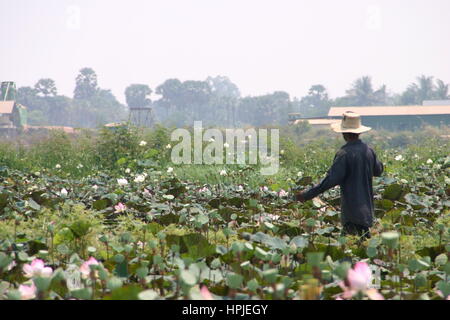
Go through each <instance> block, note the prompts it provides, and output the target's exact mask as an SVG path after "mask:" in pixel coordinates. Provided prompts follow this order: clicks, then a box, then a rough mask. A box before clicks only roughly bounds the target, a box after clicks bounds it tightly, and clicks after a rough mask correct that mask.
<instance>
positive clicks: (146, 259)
mask: <svg viewBox="0 0 450 320" xmlns="http://www.w3.org/2000/svg"><path fill="white" fill-rule="evenodd" d="M302 130H305V129H304V128H302ZM169 133H170V130H169V129H167V128H164V127H158V128H156V129H154V130H151V131H148V132H140V131H137V130H134V129H133V130H127V129H126V128H122V129H117V130H115V131H114V130H110V131H108V130H104V131H100V132H92V131H85V132H81V133H80V134H79V135H77V136H67V135H65V134H63V133H52V134H50V135H49V136H34V137H32V138H30V137H18V138H17V139H18V140H16V141H14V143H11V142H12V141H4V142H2V143H1V146H0V299H32V298H37V299H70V298H75V299H182V298H190V299H199V298H200V299H201V298H203V299H207V298H215V299H222V298H233V299H249V298H261V299H337V298H339V299H350V298H354V299H368V298H370V299H380V298H382V297H384V299H443V298H446V297H448V296H449V295H450V278H449V274H450V262H448V258H449V252H450V200H449V196H450V178H449V173H450V157H449V155H448V150H450V145H449V142H448V139H447V140H445V138H442V137H440V135H446V134H448V129H446V128H441V130H439V131H437V130H436V129H431V128H428V129H424V130H423V131H421V132H416V133H413V132H400V133H388V132H371V133H370V134H367V135H366V136H363V140H365V141H368V142H369V144H371V145H372V146H373V147H374V148H375V149H376V150H377V153H378V156H379V158H380V159H381V160H382V161H383V163H384V164H385V166H386V172H385V174H384V175H383V177H381V178H375V179H374V191H375V205H376V211H375V215H376V217H377V219H376V223H375V225H374V226H373V228H372V238H371V239H369V240H364V241H361V240H359V239H357V238H356V237H350V236H349V237H342V236H341V235H340V232H341V226H340V223H339V208H338V203H339V201H338V200H339V191H338V189H332V190H329V191H328V192H326V193H325V194H323V195H322V196H321V197H320V199H317V198H316V199H314V200H313V201H309V202H307V203H305V204H301V203H298V202H295V201H293V200H292V195H293V193H294V192H295V190H297V189H303V188H306V187H307V186H308V185H309V184H311V183H312V182H317V181H318V180H319V179H320V178H321V177H323V175H324V173H325V172H326V170H327V169H328V167H329V165H330V164H331V161H332V159H333V156H334V153H335V151H336V149H337V148H338V147H339V146H340V145H342V144H343V141H342V140H341V137H339V136H336V135H332V134H331V133H329V132H327V131H326V130H316V129H312V128H307V129H306V130H305V131H304V133H303V134H302V135H301V136H300V137H301V139H299V135H297V133H296V128H295V127H286V128H281V134H280V136H281V137H283V139H282V141H281V146H280V149H281V150H282V152H281V155H280V157H281V160H280V161H281V163H280V164H281V167H280V171H279V172H278V173H277V174H276V175H274V176H261V175H260V174H259V170H258V166H249V165H242V166H238V165H223V166H208V165H203V166H199V165H197V166H195V165H192V166H175V165H173V164H171V162H170V151H171V148H172V147H173V146H172V145H170V144H171V143H172V142H171V141H170V135H169ZM143 141H144V142H143ZM172 144H173V143H172ZM221 172H222V173H221ZM353 263H356V265H355V266H354V267H353V268H351V265H352V264H353ZM368 266H370V267H371V268H372V269H373V274H372V275H370V272H369V275H368V274H367V270H366V269H365V268H367V267H368ZM372 278H373V283H372ZM374 285H378V287H376V288H371V287H372V286H374Z"/></svg>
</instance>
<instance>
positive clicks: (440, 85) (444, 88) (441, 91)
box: [434, 79, 449, 100]
mask: <svg viewBox="0 0 450 320" xmlns="http://www.w3.org/2000/svg"><path fill="white" fill-rule="evenodd" d="M436 83H437V85H436V90H435V92H434V95H435V97H436V99H442V100H445V99H449V95H448V84H445V83H444V81H442V80H440V79H437V80H436Z"/></svg>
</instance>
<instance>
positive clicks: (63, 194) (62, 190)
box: [60, 188, 69, 197]
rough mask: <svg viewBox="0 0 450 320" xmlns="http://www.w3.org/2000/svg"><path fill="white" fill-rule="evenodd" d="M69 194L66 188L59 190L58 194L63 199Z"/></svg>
mask: <svg viewBox="0 0 450 320" xmlns="http://www.w3.org/2000/svg"><path fill="white" fill-rule="evenodd" d="M68 193H69V192H68V191H67V190H66V188H62V189H61V191H60V194H61V196H63V197H67V194H68Z"/></svg>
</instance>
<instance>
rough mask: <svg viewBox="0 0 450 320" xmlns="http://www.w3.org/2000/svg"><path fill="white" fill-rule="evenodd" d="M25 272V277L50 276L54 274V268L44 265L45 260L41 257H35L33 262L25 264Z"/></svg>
mask: <svg viewBox="0 0 450 320" xmlns="http://www.w3.org/2000/svg"><path fill="white" fill-rule="evenodd" d="M23 272H24V273H25V277H27V278H32V277H39V276H41V277H50V276H51V275H52V272H53V270H52V268H50V267H46V266H45V265H44V261H42V260H41V259H34V260H33V261H32V262H31V264H25V265H24V266H23Z"/></svg>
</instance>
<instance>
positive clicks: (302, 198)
mask: <svg viewBox="0 0 450 320" xmlns="http://www.w3.org/2000/svg"><path fill="white" fill-rule="evenodd" d="M295 200H297V201H300V202H305V201H306V199H305V197H304V196H303V192H299V193H297V194H296V195H295Z"/></svg>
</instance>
